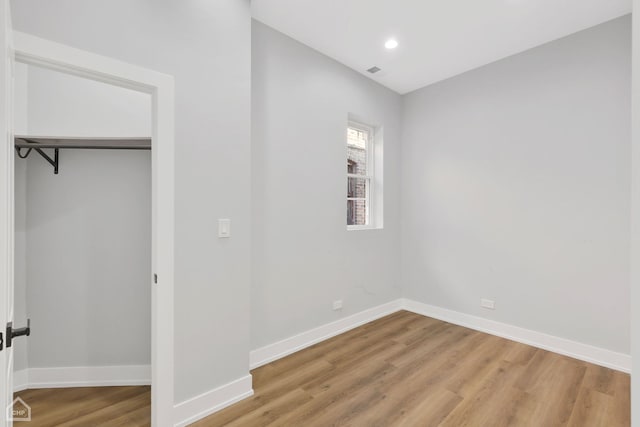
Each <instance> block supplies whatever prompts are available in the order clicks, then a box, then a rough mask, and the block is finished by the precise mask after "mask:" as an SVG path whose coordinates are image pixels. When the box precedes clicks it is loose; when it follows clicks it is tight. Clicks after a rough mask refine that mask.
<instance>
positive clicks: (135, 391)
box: [14, 386, 151, 427]
mask: <svg viewBox="0 0 640 427" xmlns="http://www.w3.org/2000/svg"><path fill="white" fill-rule="evenodd" d="M15 396H20V397H21V398H22V399H23V400H24V401H25V403H26V404H27V405H29V406H31V422H17V423H14V425H15V426H16V427H20V426H24V427H44V426H46V427H53V426H60V427H63V426H64V427H89V426H113V427H115V426H130V427H142V426H149V425H150V424H151V388H150V387H148V386H140V387H83V388H48V389H45V388H43V389H34V390H25V391H21V392H19V393H16V394H15Z"/></svg>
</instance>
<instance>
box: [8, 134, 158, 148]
mask: <svg viewBox="0 0 640 427" xmlns="http://www.w3.org/2000/svg"><path fill="white" fill-rule="evenodd" d="M14 139H15V146H16V148H36V147H38V148H81V149H101V150H151V138H84V137H59V136H22V135H16V136H15V138H14Z"/></svg>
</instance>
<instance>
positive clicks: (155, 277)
mask: <svg viewBox="0 0 640 427" xmlns="http://www.w3.org/2000/svg"><path fill="white" fill-rule="evenodd" d="M153 283H155V284H156V285H157V284H158V275H157V274H154V275H153Z"/></svg>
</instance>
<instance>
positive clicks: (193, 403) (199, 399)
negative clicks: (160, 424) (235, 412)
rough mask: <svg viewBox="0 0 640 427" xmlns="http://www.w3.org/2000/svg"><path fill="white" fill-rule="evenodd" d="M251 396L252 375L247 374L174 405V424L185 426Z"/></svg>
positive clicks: (178, 426)
mask: <svg viewBox="0 0 640 427" xmlns="http://www.w3.org/2000/svg"><path fill="white" fill-rule="evenodd" d="M251 396H253V388H252V377H251V375H247V376H244V377H242V378H239V379H237V380H235V381H232V382H230V383H228V384H225V385H223V386H222V387H218V388H216V389H214V390H211V391H208V392H206V393H203V394H201V395H199V396H196V397H193V398H191V399H188V400H185V401H184V402H181V403H178V404H177V405H175V407H174V411H173V412H174V425H175V426H176V427H184V426H187V425H189V424H191V423H194V422H196V421H198V420H200V419H202V418H204V417H206V416H208V415H211V414H213V413H214V412H218V411H220V410H222V409H224V408H226V407H227V406H230V405H233V404H234V403H236V402H239V401H241V400H242V399H246V398H247V397H251Z"/></svg>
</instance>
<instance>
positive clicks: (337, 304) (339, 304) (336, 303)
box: [333, 299, 342, 311]
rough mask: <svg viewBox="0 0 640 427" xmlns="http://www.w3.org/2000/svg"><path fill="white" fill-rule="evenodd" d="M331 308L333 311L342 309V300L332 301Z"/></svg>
mask: <svg viewBox="0 0 640 427" xmlns="http://www.w3.org/2000/svg"><path fill="white" fill-rule="evenodd" d="M333 310H334V311H338V310H342V300H341V299H339V300H337V301H334V302H333Z"/></svg>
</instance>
